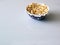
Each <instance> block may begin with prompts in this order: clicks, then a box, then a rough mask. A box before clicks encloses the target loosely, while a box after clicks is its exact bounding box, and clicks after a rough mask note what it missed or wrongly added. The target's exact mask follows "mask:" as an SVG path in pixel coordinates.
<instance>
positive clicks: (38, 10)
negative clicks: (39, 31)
mask: <svg viewBox="0 0 60 45" xmlns="http://www.w3.org/2000/svg"><path fill="white" fill-rule="evenodd" d="M26 10H27V11H28V12H29V13H31V14H36V15H39V14H46V13H48V7H47V5H45V4H37V3H31V4H30V5H28V6H27V8H26Z"/></svg>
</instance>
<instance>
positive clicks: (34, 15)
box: [26, 3, 49, 20]
mask: <svg viewBox="0 0 60 45" xmlns="http://www.w3.org/2000/svg"><path fill="white" fill-rule="evenodd" d="M31 4H32V3H31ZM35 4H40V5H46V4H44V3H35ZM46 6H47V5H46ZM27 7H28V6H27ZM27 7H26V12H27V14H28V15H29V16H30V17H32V18H33V19H36V20H44V19H45V17H46V15H47V14H48V12H47V13H44V14H34V13H30V12H29V11H28V10H27ZM47 9H48V11H49V7H48V6H47Z"/></svg>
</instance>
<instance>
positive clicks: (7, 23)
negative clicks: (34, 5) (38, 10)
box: [0, 0, 60, 45]
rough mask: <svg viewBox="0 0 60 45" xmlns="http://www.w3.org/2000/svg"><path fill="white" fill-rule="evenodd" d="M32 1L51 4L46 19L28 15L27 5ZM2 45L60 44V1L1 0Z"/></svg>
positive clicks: (0, 37) (0, 28)
mask: <svg viewBox="0 0 60 45" xmlns="http://www.w3.org/2000/svg"><path fill="white" fill-rule="evenodd" d="M31 2H39V3H45V4H47V5H48V6H49V8H50V10H49V14H48V16H47V19H46V20H44V21H37V20H34V19H32V18H31V17H29V16H28V15H27V13H26V11H25V7H26V5H27V4H29V3H31ZM0 45H60V1H59V0H0Z"/></svg>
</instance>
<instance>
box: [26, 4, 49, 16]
mask: <svg viewBox="0 0 60 45" xmlns="http://www.w3.org/2000/svg"><path fill="white" fill-rule="evenodd" d="M38 4H44V3H38ZM46 6H47V8H48V12H49V6H48V5H46ZM26 12H27V14H29V15H31V16H35V17H41V16H46V15H47V14H48V13H45V14H39V15H36V14H31V13H29V11H27V10H26Z"/></svg>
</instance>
